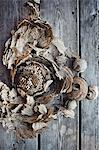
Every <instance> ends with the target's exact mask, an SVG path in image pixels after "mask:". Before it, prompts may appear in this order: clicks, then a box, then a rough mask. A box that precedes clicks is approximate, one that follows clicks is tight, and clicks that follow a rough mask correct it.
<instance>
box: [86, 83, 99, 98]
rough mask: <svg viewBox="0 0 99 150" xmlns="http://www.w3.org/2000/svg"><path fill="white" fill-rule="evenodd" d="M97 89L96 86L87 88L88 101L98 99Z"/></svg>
mask: <svg viewBox="0 0 99 150" xmlns="http://www.w3.org/2000/svg"><path fill="white" fill-rule="evenodd" d="M98 94H99V93H98V87H97V86H89V87H88V93H87V96H86V98H87V99H88V100H95V99H96V98H97V97H98Z"/></svg>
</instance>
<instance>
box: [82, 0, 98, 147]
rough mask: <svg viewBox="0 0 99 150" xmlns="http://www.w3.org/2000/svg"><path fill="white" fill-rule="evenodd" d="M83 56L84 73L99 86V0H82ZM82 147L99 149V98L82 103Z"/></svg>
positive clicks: (91, 82)
mask: <svg viewBox="0 0 99 150" xmlns="http://www.w3.org/2000/svg"><path fill="white" fill-rule="evenodd" d="M80 7H81V9H80V14H81V16H80V21H81V23H80V25H81V56H82V57H83V58H85V59H86V60H87V62H88V69H87V71H86V72H85V73H83V74H82V76H83V77H84V78H86V80H87V81H88V83H89V84H91V85H93V84H97V85H98V86H99V41H98V40H99V0H80ZM81 108H82V109H81V114H82V118H81V123H82V124H81V149H82V150H83V149H84V150H98V149H99V98H98V99H97V100H95V101H92V102H90V101H86V102H85V101H84V102H82V103H81Z"/></svg>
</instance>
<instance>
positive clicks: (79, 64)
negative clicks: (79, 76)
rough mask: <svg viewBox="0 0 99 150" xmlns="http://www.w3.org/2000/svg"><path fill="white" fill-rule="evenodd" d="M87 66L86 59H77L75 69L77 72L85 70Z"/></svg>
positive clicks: (74, 64)
mask: <svg viewBox="0 0 99 150" xmlns="http://www.w3.org/2000/svg"><path fill="white" fill-rule="evenodd" d="M86 68H87V62H86V60H84V59H75V61H74V63H73V69H74V70H75V71H77V72H84V71H85V70H86Z"/></svg>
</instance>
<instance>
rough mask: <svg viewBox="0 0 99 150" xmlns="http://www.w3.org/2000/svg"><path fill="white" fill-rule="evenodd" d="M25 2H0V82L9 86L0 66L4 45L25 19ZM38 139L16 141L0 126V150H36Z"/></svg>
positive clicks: (3, 70) (4, 69)
mask: <svg viewBox="0 0 99 150" xmlns="http://www.w3.org/2000/svg"><path fill="white" fill-rule="evenodd" d="M24 2H26V0H1V1H0V80H2V81H3V82H5V83H8V84H9V81H8V80H9V79H8V74H9V73H8V71H7V70H6V68H5V67H4V66H3V65H2V61H1V59H2V53H3V50H4V43H5V41H6V40H7V39H8V38H9V37H10V32H11V30H13V29H14V28H15V27H16V25H17V24H18V23H19V22H20V21H21V20H22V19H23V18H25V17H26V15H25V14H26V13H25V9H24V7H23V5H24ZM37 142H38V139H37V138H34V139H31V140H17V139H16V137H15V135H14V134H13V133H12V134H7V133H6V131H5V130H4V129H3V128H2V126H0V150H27V149H28V150H36V149H37V145H38V144H37Z"/></svg>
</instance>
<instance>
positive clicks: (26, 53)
mask: <svg viewBox="0 0 99 150" xmlns="http://www.w3.org/2000/svg"><path fill="white" fill-rule="evenodd" d="M27 7H28V8H29V9H30V12H31V13H30V15H29V18H28V19H26V20H23V21H22V22H21V23H20V24H19V25H18V27H17V30H16V31H14V32H12V36H11V38H10V39H8V41H7V42H6V44H5V51H4V55H3V64H4V65H6V66H7V68H8V69H10V71H11V79H12V87H13V88H12V89H11V88H9V87H8V86H7V85H6V84H4V83H3V82H2V81H0V122H1V123H2V125H3V127H5V128H7V131H15V132H16V135H17V136H18V137H21V138H31V137H33V136H35V135H36V133H39V132H40V131H41V130H42V128H45V127H47V126H48V122H49V121H50V120H52V119H57V117H58V116H59V115H63V116H65V117H70V118H74V115H75V113H74V109H75V108H76V106H77V101H80V100H84V99H85V98H87V99H89V100H92V99H96V98H97V96H98V88H97V86H88V84H87V82H86V81H85V80H84V79H83V78H81V77H78V76H77V73H79V72H83V71H85V69H86V68H87V63H86V61H85V60H83V59H80V58H79V56H77V55H75V54H74V52H71V50H70V49H67V48H66V47H65V46H64V43H63V42H62V41H61V40H60V39H58V38H56V37H54V36H53V32H52V28H51V26H50V25H49V24H48V23H47V22H46V21H43V20H41V18H40V16H39V11H38V10H39V9H38V8H39V3H37V2H34V3H31V2H27ZM70 64H72V65H70ZM60 95H63V99H60V98H58V97H59V96H60Z"/></svg>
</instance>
